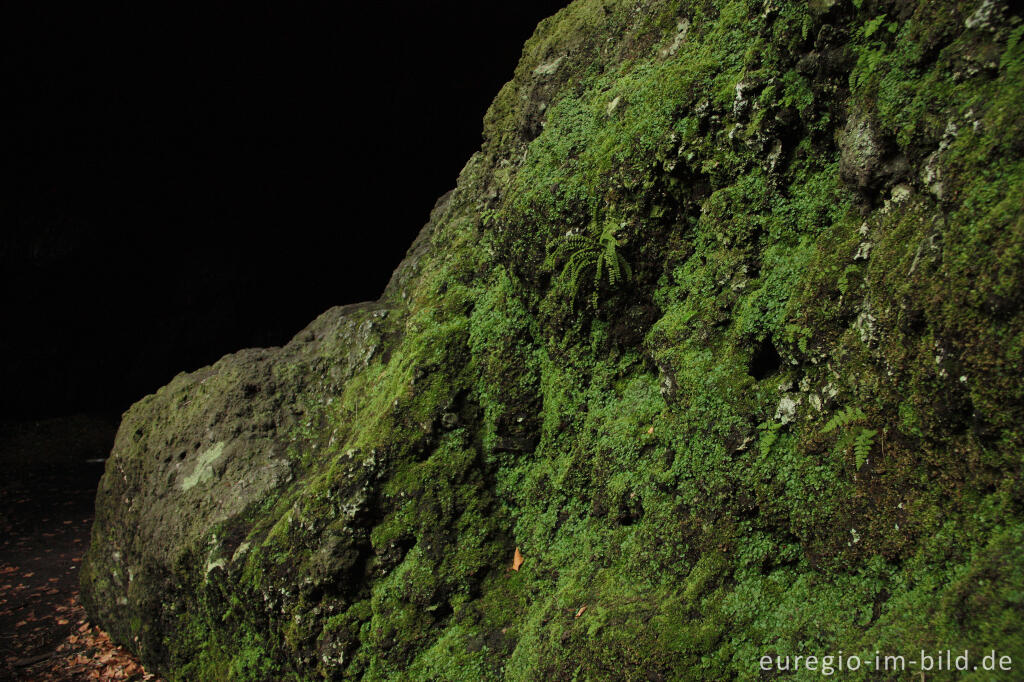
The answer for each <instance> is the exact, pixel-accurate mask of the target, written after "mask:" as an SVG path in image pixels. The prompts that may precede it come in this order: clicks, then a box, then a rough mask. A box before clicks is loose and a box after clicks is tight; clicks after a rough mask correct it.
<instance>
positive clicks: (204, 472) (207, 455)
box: [179, 441, 225, 490]
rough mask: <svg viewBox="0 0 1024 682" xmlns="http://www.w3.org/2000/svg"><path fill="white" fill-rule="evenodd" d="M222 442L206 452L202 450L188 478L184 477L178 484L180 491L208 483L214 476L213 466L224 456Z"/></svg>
mask: <svg viewBox="0 0 1024 682" xmlns="http://www.w3.org/2000/svg"><path fill="white" fill-rule="evenodd" d="M224 445H225V443H224V441H221V442H219V443H214V444H213V445H211V446H210V447H208V448H207V449H206V450H204V451H203V452H202V453H201V454H200V455H199V457H198V458H196V462H195V466H194V467H193V469H192V473H190V474H189V475H188V476H184V477H182V479H181V483H179V487H180V488H181V489H182V490H190V489H192V488H194V487H195V486H197V485H199V484H201V483H206V482H207V481H210V480H211V479H213V478H214V476H215V470H214V464H215V463H216V462H217V460H219V459H220V458H221V456H222V455H223V454H224Z"/></svg>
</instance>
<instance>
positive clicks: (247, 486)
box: [82, 0, 1024, 680]
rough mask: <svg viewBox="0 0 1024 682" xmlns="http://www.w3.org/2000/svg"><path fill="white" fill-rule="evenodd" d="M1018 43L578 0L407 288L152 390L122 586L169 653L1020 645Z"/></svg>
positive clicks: (125, 502) (897, 6) (264, 659)
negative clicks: (579, 293) (589, 255)
mask: <svg viewBox="0 0 1024 682" xmlns="http://www.w3.org/2000/svg"><path fill="white" fill-rule="evenodd" d="M1022 36H1024V21H1022V17H1021V15H1020V13H1019V9H1017V8H1015V7H1013V6H1011V5H1010V4H1009V3H1005V2H998V1H994V0H981V1H978V2H971V1H965V2H952V1H946V0H943V1H941V2H932V1H927V2H926V1H924V0H922V1H921V2H885V1H874V0H864V1H863V2H861V1H859V0H858V1H857V2H853V3H841V2H812V3H805V2H786V1H782V0H772V1H771V2H761V1H760V0H731V1H729V0H722V1H721V2H691V1H685V2H684V1H677V0H643V2H641V3H639V4H637V3H636V2H625V1H620V0H577V1H576V2H574V3H572V4H571V5H569V6H568V7H567V8H565V9H564V10H562V11H561V12H559V13H558V14H557V15H555V16H553V17H551V18H549V19H547V20H545V21H544V22H542V23H541V25H540V26H539V27H538V29H537V31H536V33H535V34H534V36H533V37H532V38H531V39H530V40H529V41H528V42H527V44H526V46H525V48H524V51H523V57H522V60H521V62H520V64H519V66H518V68H517V69H516V72H515V77H514V78H513V80H512V81H511V82H509V83H508V84H507V85H506V86H505V87H504V88H503V89H502V90H501V92H500V93H499V94H498V96H497V98H496V99H495V101H494V103H493V105H492V106H491V108H490V110H489V112H488V114H487V116H486V118H485V129H484V143H483V146H482V149H481V150H480V151H479V152H478V153H477V154H475V155H474V156H473V157H472V158H471V159H470V160H469V162H468V163H467V165H466V167H465V168H464V170H463V171H462V174H461V175H460V177H459V179H458V183H457V186H456V187H455V189H454V190H453V191H452V192H450V193H449V194H447V195H445V196H444V197H442V199H441V200H439V201H438V203H437V205H436V206H435V207H434V211H433V213H432V215H431V219H430V221H429V223H428V224H427V225H426V226H425V227H424V229H423V230H422V232H421V233H420V236H419V237H418V238H417V240H416V241H415V243H414V244H413V245H412V247H411V248H410V250H409V253H408V256H407V258H406V260H405V261H404V262H403V263H402V265H400V266H399V268H398V270H396V272H395V274H394V276H393V277H392V279H391V282H390V283H389V285H388V287H387V289H386V290H385V292H384V293H383V295H382V297H381V299H380V300H379V301H377V302H375V303H366V304H359V305H355V306H347V307H344V308H337V309H333V310H331V311H328V312H327V313H325V314H324V315H322V316H321V317H320V318H318V319H317V320H316V321H315V322H313V323H312V324H311V325H310V326H309V327H308V328H307V329H306V330H304V331H303V332H301V333H300V334H299V335H297V336H296V338H295V339H294V340H293V341H292V342H291V343H289V344H288V345H286V346H284V347H282V348H277V349H265V350H246V351H241V352H239V353H236V354H233V355H230V356H227V357H225V358H223V359H222V360H221V361H219V362H218V363H216V364H214V365H213V366H211V367H207V368H203V369H200V370H197V371H196V372H192V373H190V374H183V375H179V376H178V377H176V378H175V379H174V380H173V381H172V382H171V383H170V384H169V385H168V386H166V387H164V388H162V389H161V390H160V391H158V392H157V393H156V394H155V395H152V396H148V397H146V398H144V399H143V400H142V401H140V402H139V403H138V404H136V405H135V406H133V407H132V408H131V409H130V410H129V411H128V412H127V413H126V415H125V417H124V421H123V422H122V425H121V429H120V431H119V434H118V437H117V441H116V444H115V447H114V452H113V453H112V456H111V457H110V459H109V460H108V462H107V470H106V473H105V475H104V478H103V481H102V482H101V486H100V490H99V493H98V496H97V514H96V522H95V525H94V528H93V540H92V545H91V547H90V550H89V553H88V555H87V558H86V561H85V563H84V566H83V571H82V585H83V599H84V601H85V604H86V606H87V608H88V610H89V612H90V614H91V615H92V617H93V618H94V619H96V620H97V622H99V623H100V624H101V625H102V626H103V627H104V628H106V629H107V630H108V631H109V632H110V633H111V636H112V637H113V638H114V639H116V640H117V641H118V642H120V643H122V644H124V645H125V646H127V647H128V648H130V649H132V650H133V651H135V652H137V653H139V654H140V656H141V657H142V659H143V661H144V663H145V664H146V665H147V666H148V667H151V668H153V669H155V670H159V671H161V672H163V673H165V674H166V675H168V676H169V677H170V678H173V679H237V680H267V679H275V680H286V679H294V680H307V679H316V678H328V679H368V680H376V679H451V680H481V679H515V680H532V679H574V678H575V679H728V678H740V679H752V678H755V677H757V676H758V675H760V674H761V670H760V669H759V667H758V666H759V661H760V660H761V658H762V657H763V656H765V655H768V656H773V657H774V656H776V655H781V656H785V655H790V656H795V655H804V656H806V655H819V654H827V653H832V652H836V651H839V650H842V651H845V652H859V653H863V654H864V655H869V654H870V655H872V656H873V652H875V651H881V652H883V653H887V654H893V655H908V656H909V655H910V654H913V653H916V652H918V651H920V650H922V649H926V650H934V649H952V650H957V651H959V650H963V649H968V650H970V651H971V652H972V654H976V655H977V656H981V655H984V653H985V652H987V651H989V650H991V649H995V650H997V651H998V652H999V654H1001V655H1008V656H1011V657H1012V658H1013V660H1014V661H1018V660H1019V661H1024V636H1022V630H1021V621H1020V613H1021V609H1022V608H1024V604H1022V603H1021V595H1022V594H1024V515H1022V512H1024V498H1022V493H1021V491H1022V490H1024V487H1022V486H1021V485H1020V477H1021V457H1020V453H1021V451H1022V448H1024V427H1022V424H1024V381H1022V380H1021V377H1022V376H1024V373H1022V372H1024V287H1022V286H1021V284H1022V282H1024V205H1022V197H1024V146H1022V145H1021V140H1024V109H1022V107H1021V106H1020V102H1021V101H1024V40H1022ZM612 220H614V223H615V225H616V226H617V228H616V229H617V231H616V234H615V239H614V240H605V242H601V241H600V238H601V234H600V232H601V230H602V229H603V226H605V225H607V224H610V221H612ZM567 235H576V236H579V237H580V238H581V239H583V240H589V241H588V243H589V242H593V243H595V244H597V243H603V244H605V246H604V248H610V249H612V251H611V252H609V253H608V254H607V258H606V259H604V260H600V259H599V260H598V261H597V262H598V263H602V262H604V263H611V262H613V259H614V262H615V263H619V260H618V259H619V258H620V257H621V258H622V259H624V262H626V263H627V264H628V265H629V270H630V273H631V276H630V277H629V278H628V280H627V279H626V278H613V277H608V276H605V277H601V276H598V277H597V278H595V279H594V280H593V291H590V290H588V291H587V293H588V295H592V299H591V300H592V301H593V304H592V305H591V306H579V305H574V298H575V289H574V283H573V282H572V281H571V280H572V277H571V272H572V268H567V267H566V259H568V258H571V257H572V256H571V254H568V253H563V252H561V251H560V250H559V249H558V248H557V247H558V245H559V244H560V243H562V242H563V241H564V240H565V238H566V236H567ZM609 244H614V245H613V246H609ZM514 557H520V558H521V565H519V566H518V567H517V568H518V570H515V571H513V570H510V567H511V565H512V561H513V558H514ZM867 676H868V675H867V673H866V672H865V673H863V674H862V677H867Z"/></svg>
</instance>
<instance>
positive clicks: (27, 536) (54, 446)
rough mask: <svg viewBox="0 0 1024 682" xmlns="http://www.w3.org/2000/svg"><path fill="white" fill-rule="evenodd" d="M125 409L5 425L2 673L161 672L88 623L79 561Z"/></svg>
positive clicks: (40, 676)
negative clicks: (113, 414) (80, 594)
mask: <svg viewBox="0 0 1024 682" xmlns="http://www.w3.org/2000/svg"><path fill="white" fill-rule="evenodd" d="M116 423H117V422H116V418H112V417H110V416H109V415H103V416H84V415H76V416H74V417H66V418H59V419H50V420H41V421H36V422H31V423H22V424H14V425H10V424H8V425H2V426H0V467H2V469H3V476H2V477H0V679H9V680H41V681H50V680H54V681H56V680H60V681H65V680H157V679H158V678H156V677H155V676H154V675H151V674H149V673H147V672H146V671H145V670H144V669H143V668H142V666H141V665H140V664H139V662H138V661H137V660H135V659H134V658H133V657H132V656H130V655H129V654H128V653H127V652H126V651H124V650H123V649H121V648H120V647H117V646H115V645H114V644H113V643H112V642H111V641H110V639H109V638H108V637H107V636H106V634H105V633H103V632H102V631H101V630H100V629H99V628H98V627H96V626H95V625H93V624H92V623H90V622H89V620H88V617H87V615H86V613H85V610H84V609H83V608H82V607H81V605H80V604H79V602H78V569H79V567H80V566H81V561H82V556H83V554H84V553H85V549H86V547H87V546H88V543H89V533H90V528H91V526H92V516H93V500H94V498H95V495H96V484H97V482H98V481H99V478H100V475H101V474H102V473H103V463H102V460H103V459H105V457H106V455H107V453H108V452H109V450H110V445H111V444H112V442H113V435H114V430H115V428H116Z"/></svg>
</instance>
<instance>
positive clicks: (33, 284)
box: [0, 0, 567, 421]
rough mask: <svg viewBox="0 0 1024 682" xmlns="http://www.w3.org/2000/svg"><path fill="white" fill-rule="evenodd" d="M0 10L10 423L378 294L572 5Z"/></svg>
mask: <svg viewBox="0 0 1024 682" xmlns="http://www.w3.org/2000/svg"><path fill="white" fill-rule="evenodd" d="M13 4H14V3H9V4H5V5H4V9H2V10H0V50H2V51H0V59H2V62H0V73H2V75H3V83H4V86H3V94H2V104H0V122H2V133H0V136H2V137H0V140H2V142H0V144H2V148H0V159H2V161H0V164H2V169H3V170H4V177H5V178H6V179H4V180H2V181H0V182H2V187H0V199H2V207H0V208H2V218H0V220H2V223H0V234H2V237H0V287H2V288H0V292H2V298H0V301H2V303H3V310H2V312H0V315H2V317H0V319H2V320H3V322H2V330H3V331H2V334H0V379H2V383H0V388H2V390H0V412H2V414H3V417H2V419H0V421H11V420H15V421H16V420H26V419H41V418H45V417H53V416H57V415H65V414H71V413H76V412H104V411H106V412H108V413H110V414H118V413H119V412H120V411H121V410H123V409H125V408H126V407H127V406H128V405H130V404H131V403H132V402H135V401H136V400H138V399H139V398H141V397H142V396H143V395H144V394H146V393H149V392H152V391H154V390H156V389H157V388H158V387H159V386H161V385H162V384H164V383H166V382H167V381H168V380H169V379H170V378H171V377H172V376H174V374H176V373H177V372H179V371H187V370H193V369H196V368H198V367H200V366H202V365H205V364H208V363H211V362H213V361H215V360H216V359H217V358H219V357H220V356H221V355H223V354H225V353H228V352H232V351H234V350H237V349H239V348H243V347H247V346H265V345H278V344H281V343H284V342H286V341H287V340H288V339H289V338H290V337H291V336H292V335H293V334H294V333H295V332H297V331H298V330H299V329H301V328H302V327H303V326H305V325H306V324H307V323H308V322H309V321H311V320H312V319H313V318H314V317H315V316H316V315H317V314H319V313H320V312H322V311H323V310H325V309H327V308H328V307H330V306H333V305H338V304H344V303H351V302H356V301H360V300H368V299H374V298H376V297H377V296H379V295H380V293H381V291H382V289H383V287H384V285H385V283H386V282H387V280H388V278H389V276H390V274H391V271H392V270H393V269H394V267H395V266H396V265H397V264H398V262H399V261H400V260H401V258H402V256H403V254H404V252H405V250H406V248H407V247H408V245H409V244H410V243H411V241H412V239H413V237H414V236H415V235H416V233H417V231H418V230H419V228H420V227H421V226H422V225H423V223H424V222H426V220H427V217H428V214H429V211H430V208H431V207H432V205H433V203H434V200H435V199H436V198H437V197H438V196H440V195H441V194H443V193H444V192H446V191H447V190H448V189H450V188H451V187H453V186H454V184H455V180H456V177H457V175H458V172H459V170H460V169H461V167H462V166H463V164H464V163H465V161H466V160H467V159H468V158H469V156H470V155H471V154H472V153H473V152H474V151H475V150H476V149H477V148H478V147H479V144H480V130H481V127H482V124H481V120H482V117H483V114H484V112H485V110H486V108H487V105H488V104H489V103H490V101H491V99H492V98H493V97H494V95H496V94H497V92H498V90H499V88H500V87H501V85H502V84H503V83H504V82H505V81H507V80H509V79H510V78H511V76H512V73H513V69H514V67H515V65H516V62H517V61H518V58H519V55H520V52H521V48H522V44H523V42H524V41H525V40H526V38H528V37H529V35H530V34H531V33H532V31H533V29H534V27H535V25H536V24H537V22H538V21H539V20H540V19H542V18H543V17H545V16H548V15H550V14H553V13H554V12H556V11H557V10H558V9H559V8H560V7H562V6H564V5H565V4H567V2H563V1H559V0H549V1H546V2H542V1H539V0H537V1H534V2H516V3H495V2H480V1H479V0H464V1H463V2H454V1H448V2H390V3H388V2H379V3H360V4H359V5H358V6H356V7H353V4H354V3H344V2H289V3H283V2H282V3H271V2H255V1H254V2H248V3H239V4H237V5H226V4H223V3H216V2H210V3H206V4H204V5H203V6H202V7H197V8H190V7H188V6H187V5H185V4H181V3H166V4H165V5H163V6H157V5H154V4H153V3H138V2H132V3H124V4H121V5H119V4H106V5H102V7H97V6H94V5H95V3H75V4H72V3H66V4H62V6H59V7H58V6H55V5H50V4H49V3H31V2H25V3H20V5H21V6H20V7H12V6H11V5H13Z"/></svg>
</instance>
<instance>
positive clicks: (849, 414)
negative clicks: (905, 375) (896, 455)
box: [822, 407, 878, 471]
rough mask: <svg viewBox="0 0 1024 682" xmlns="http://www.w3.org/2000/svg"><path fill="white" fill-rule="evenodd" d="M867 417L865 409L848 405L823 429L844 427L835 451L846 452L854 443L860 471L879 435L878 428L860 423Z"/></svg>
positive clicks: (826, 430) (824, 430)
mask: <svg viewBox="0 0 1024 682" xmlns="http://www.w3.org/2000/svg"><path fill="white" fill-rule="evenodd" d="M867 418H868V416H867V415H866V414H864V410H862V409H860V408H859V407H847V408H845V409H842V410H840V411H839V412H836V413H835V414H834V415H833V416H832V418H831V419H829V420H828V422H826V423H825V426H824V427H823V428H822V431H823V432H825V433H831V432H832V431H836V430H838V429H844V433H843V434H842V435H841V436H840V437H839V440H838V441H837V442H836V447H835V452H836V453H842V452H846V451H847V449H848V448H849V447H850V446H851V445H852V446H853V456H854V462H855V464H856V465H857V470H858V471H860V468H861V467H862V466H864V464H865V462H867V461H868V456H869V455H870V454H871V448H872V447H874V445H875V436H877V435H878V431H877V430H876V429H869V428H868V427H866V426H864V425H862V424H859V422H864V421H866V420H867ZM848 427H852V428H848Z"/></svg>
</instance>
